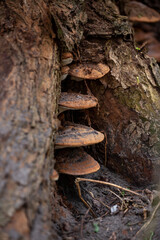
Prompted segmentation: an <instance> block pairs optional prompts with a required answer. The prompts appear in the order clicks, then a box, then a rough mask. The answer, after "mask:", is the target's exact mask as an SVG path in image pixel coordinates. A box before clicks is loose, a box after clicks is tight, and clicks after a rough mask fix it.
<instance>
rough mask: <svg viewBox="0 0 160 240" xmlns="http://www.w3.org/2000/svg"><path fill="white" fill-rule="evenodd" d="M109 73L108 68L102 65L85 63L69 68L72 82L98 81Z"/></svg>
mask: <svg viewBox="0 0 160 240" xmlns="http://www.w3.org/2000/svg"><path fill="white" fill-rule="evenodd" d="M109 71H110V69H109V67H108V66H107V65H106V64H103V63H98V64H94V63H86V64H84V63H83V64H78V65H76V64H73V65H71V66H70V71H69V75H71V76H72V77H73V79H74V80H77V81H81V80H83V79H92V80H95V79H98V78H101V77H103V76H104V75H105V74H107V73H108V72H109Z"/></svg>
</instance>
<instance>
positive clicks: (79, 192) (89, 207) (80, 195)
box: [75, 178, 97, 217]
mask: <svg viewBox="0 0 160 240" xmlns="http://www.w3.org/2000/svg"><path fill="white" fill-rule="evenodd" d="M76 179H77V178H76ZM75 184H76V187H77V190H78V195H79V197H80V199H81V201H82V202H83V203H84V204H85V205H86V207H87V208H88V209H89V211H90V212H91V213H92V215H93V217H97V216H96V214H95V213H94V212H93V210H92V209H91V206H90V205H89V204H88V203H87V202H86V201H85V200H84V198H83V197H82V194H81V189H80V186H79V182H78V181H76V180H75Z"/></svg>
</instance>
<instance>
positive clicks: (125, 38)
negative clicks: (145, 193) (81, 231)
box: [0, 0, 160, 240]
mask: <svg viewBox="0 0 160 240" xmlns="http://www.w3.org/2000/svg"><path fill="white" fill-rule="evenodd" d="M100 26H101V27H100ZM0 47H1V51H0V84H1V89H2V91H1V93H0V110H1V118H0V137H1V144H0V151H1V154H0V229H1V232H0V239H7V240H8V239H25V240H28V239H32V240H35V239H43V240H45V239H61V237H60V236H58V235H57V233H56V224H53V225H52V224H51V221H50V220H51V215H52V213H53V215H54V216H55V215H56V214H57V215H58V214H59V215H60V211H59V210H60V208H61V207H60V204H59V202H58V201H59V199H58V197H57V196H56V195H54V194H56V192H54V186H53V184H52V181H51V178H50V177H51V174H52V170H53V165H54V136H55V132H56V131H57V129H58V121H57V101H58V97H59V94H60V87H61V86H60V85H61V84H60V80H59V79H60V53H61V51H66V50H67V51H72V53H73V54H74V60H75V62H77V63H79V62H83V63H85V62H94V63H97V62H103V63H106V64H108V65H109V66H110V69H111V71H110V73H109V74H108V75H107V76H105V77H104V78H102V79H100V80H97V81H91V82H90V83H88V85H89V87H90V89H91V91H92V93H93V94H94V95H95V96H96V97H97V98H98V100H99V106H100V109H99V111H98V110H97V109H96V110H92V111H89V117H90V120H91V124H92V125H93V126H94V127H95V128H97V129H99V130H102V131H104V132H105V133H106V134H107V138H108V143H107V150H108V152H107V157H108V161H107V166H108V167H111V168H113V169H115V170H117V171H119V172H121V173H123V174H125V175H126V176H127V177H128V178H130V179H132V180H133V181H135V182H136V183H141V184H142V183H144V182H150V181H151V180H152V175H153V169H154V168H155V169H156V170H157V169H159V166H160V164H159V162H158V161H159V160H158V159H159V156H160V147H159V138H160V130H159V129H160V128H159V120H160V119H159V113H160V107H159V96H160V92H159V88H160V73H159V67H158V65H157V64H156V63H155V61H154V60H150V59H149V58H148V57H147V56H145V55H144V54H143V53H138V52H137V51H136V49H135V46H134V44H133V41H132V28H131V26H130V24H129V22H128V20H127V17H124V16H121V15H120V13H119V10H118V8H117V6H116V5H115V4H114V3H113V2H112V1H109V0H107V1H105V0H100V1H84V0H81V1H76V0H73V1H69V0H64V1H58V0H55V1H47V0H46V1H44V0H40V1H39V0H34V1H31V0H27V1H18V0H16V1H13V0H6V1H1V2H0ZM62 87H63V88H64V89H65V91H67V90H68V89H70V88H71V89H72V91H77V92H79V91H81V92H82V93H83V92H84V93H85V92H86V89H85V85H84V82H81V83H75V82H74V81H68V82H67V83H64V86H62ZM78 118H79V119H78ZM77 119H78V121H80V122H81V123H86V120H85V119H86V115H85V119H83V117H82V116H80V115H79V117H77ZM93 149H94V148H93ZM95 149H96V151H93V152H94V155H98V156H101V158H104V155H105V151H104V149H105V148H104V143H102V144H100V145H97V147H95ZM158 173H159V170H157V171H156V174H157V175H158ZM135 176H136V177H135ZM55 196H56V197H55ZM51 206H52V207H51ZM57 209H58V210H57ZM56 211H57V213H56ZM58 211H59V212H58ZM55 221H58V220H56V218H55Z"/></svg>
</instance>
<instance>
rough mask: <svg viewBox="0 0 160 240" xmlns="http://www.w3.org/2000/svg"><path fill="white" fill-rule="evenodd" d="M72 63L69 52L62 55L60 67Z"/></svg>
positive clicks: (71, 56)
mask: <svg viewBox="0 0 160 240" xmlns="http://www.w3.org/2000/svg"><path fill="white" fill-rule="evenodd" d="M72 61H73V55H72V53H70V52H65V53H62V56H61V64H62V66H66V65H68V64H70V63H71V62H72Z"/></svg>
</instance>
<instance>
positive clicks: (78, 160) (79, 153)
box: [55, 148, 100, 175]
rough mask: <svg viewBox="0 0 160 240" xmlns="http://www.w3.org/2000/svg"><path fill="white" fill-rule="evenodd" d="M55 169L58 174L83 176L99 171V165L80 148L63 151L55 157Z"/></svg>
mask: <svg viewBox="0 0 160 240" xmlns="http://www.w3.org/2000/svg"><path fill="white" fill-rule="evenodd" d="M55 168H56V169H57V171H58V172H59V173H65V174H70V175H85V174H89V173H93V172H96V171H98V170H99V169H100V165H99V163H98V162H97V161H96V160H94V159H93V158H92V157H91V156H90V155H89V154H87V153H86V152H85V151H84V150H83V149H81V148H77V149H76V148H75V149H74V150H70V149H63V150H61V151H60V152H59V153H58V154H57V156H56V165H55Z"/></svg>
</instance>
